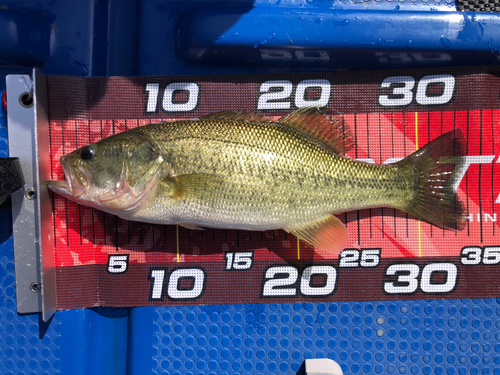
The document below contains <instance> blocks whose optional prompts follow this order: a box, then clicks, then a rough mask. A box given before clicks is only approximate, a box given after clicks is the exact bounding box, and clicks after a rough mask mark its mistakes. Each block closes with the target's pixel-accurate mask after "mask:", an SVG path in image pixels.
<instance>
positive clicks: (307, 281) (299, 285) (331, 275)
mask: <svg viewBox="0 0 500 375" xmlns="http://www.w3.org/2000/svg"><path fill="white" fill-rule="evenodd" d="M298 281H299V270H298V269H297V268H296V267H293V266H273V267H270V268H268V269H267V270H266V272H265V274H264V284H263V286H262V296H263V297H294V296H297V295H298V293H299V292H300V293H301V294H302V295H304V296H308V297H327V296H329V295H331V294H333V293H334V291H335V287H336V283H337V270H336V269H335V267H333V266H330V265H314V266H309V267H307V268H305V269H304V270H303V271H302V274H301V275H300V281H299V282H298Z"/></svg>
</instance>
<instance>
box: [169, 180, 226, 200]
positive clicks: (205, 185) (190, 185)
mask: <svg viewBox="0 0 500 375" xmlns="http://www.w3.org/2000/svg"><path fill="white" fill-rule="evenodd" d="M164 183H165V184H166V185H167V186H168V187H169V189H168V191H169V195H170V198H172V199H179V198H181V197H182V198H183V199H187V200H199V199H203V198H206V196H207V194H209V192H212V191H214V190H218V189H220V188H221V186H222V184H223V183H224V180H223V179H222V177H220V176H215V175H211V174H204V173H193V174H182V175H178V176H172V177H167V178H165V179H164Z"/></svg>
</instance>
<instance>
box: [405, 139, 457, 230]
mask: <svg viewBox="0 0 500 375" xmlns="http://www.w3.org/2000/svg"><path fill="white" fill-rule="evenodd" d="M463 139H464V138H463V134H462V132H461V131H460V130H458V129H455V130H452V131H450V132H448V133H445V134H443V135H442V136H440V137H438V138H436V139H435V140H433V141H432V142H431V143H429V144H427V145H426V146H425V147H422V148H421V149H419V150H417V151H416V152H414V153H413V154H411V155H409V156H408V157H406V158H405V159H403V160H402V161H400V162H399V163H397V164H398V167H400V168H402V169H406V170H407V172H406V171H405V172H406V173H410V176H412V177H411V178H412V182H413V189H412V190H413V194H412V198H411V200H410V201H409V204H408V205H407V206H406V207H404V208H403V211H405V212H407V213H409V214H410V215H413V216H415V217H416V218H417V219H420V220H422V221H425V222H427V223H430V224H433V225H435V226H437V227H439V228H442V229H458V230H462V229H464V227H465V224H464V222H463V220H462V214H463V205H462V203H461V202H460V200H459V198H458V197H457V196H456V195H455V192H454V191H453V188H452V186H451V185H452V181H451V180H450V177H451V176H452V173H453V172H454V170H455V169H456V168H462V166H461V165H460V163H459V160H460V159H459V158H455V157H456V156H463V155H464V142H463ZM455 172H456V171H455Z"/></svg>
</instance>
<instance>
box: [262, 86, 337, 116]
mask: <svg viewBox="0 0 500 375" xmlns="http://www.w3.org/2000/svg"><path fill="white" fill-rule="evenodd" d="M310 89H317V90H319V92H320V93H319V96H318V97H315V98H314V99H307V93H308V90H310ZM292 92H293V84H292V82H291V81H287V80H280V81H266V82H264V83H263V84H262V85H260V88H259V93H260V96H259V100H258V102H257V109H275V110H277V109H290V108H291V106H292V100H293V103H294V105H295V107H297V108H302V107H307V106H313V105H315V106H318V107H323V106H325V105H327V104H328V102H329V101H330V92H331V84H330V81H328V80H326V79H306V80H304V81H301V82H299V84H298V85H297V87H296V88H295V94H292Z"/></svg>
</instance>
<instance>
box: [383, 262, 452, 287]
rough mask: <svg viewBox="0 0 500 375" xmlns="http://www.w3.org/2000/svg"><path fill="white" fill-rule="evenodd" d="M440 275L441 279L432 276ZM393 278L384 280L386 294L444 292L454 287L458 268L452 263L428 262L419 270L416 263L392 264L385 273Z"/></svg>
mask: <svg viewBox="0 0 500 375" xmlns="http://www.w3.org/2000/svg"><path fill="white" fill-rule="evenodd" d="M438 275H441V279H442V280H435V279H434V277H437V276H438ZM384 276H388V277H391V278H392V279H393V280H391V281H387V282H384V285H383V288H384V292H386V293H387V294H413V293H416V292H417V291H418V289H419V287H420V290H421V291H422V292H423V293H426V294H444V293H449V292H451V291H452V290H453V289H455V287H456V285H457V281H458V268H457V266H456V265H455V264H453V263H429V264H427V265H426V266H425V267H424V268H423V269H422V272H420V267H419V266H418V265H417V264H411V263H409V264H392V265H390V266H389V267H388V268H387V269H386V271H385V275H384Z"/></svg>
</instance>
